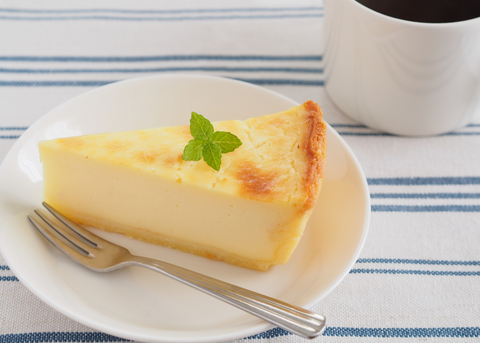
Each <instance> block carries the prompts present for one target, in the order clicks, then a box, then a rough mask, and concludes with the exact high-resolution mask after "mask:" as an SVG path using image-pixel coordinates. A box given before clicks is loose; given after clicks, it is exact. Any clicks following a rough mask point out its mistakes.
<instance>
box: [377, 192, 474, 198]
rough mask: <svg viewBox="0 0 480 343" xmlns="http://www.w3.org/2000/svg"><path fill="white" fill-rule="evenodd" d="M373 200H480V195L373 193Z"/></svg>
mask: <svg viewBox="0 0 480 343" xmlns="http://www.w3.org/2000/svg"><path fill="white" fill-rule="evenodd" d="M370 198H372V199H479V198H480V193H373V194H370Z"/></svg>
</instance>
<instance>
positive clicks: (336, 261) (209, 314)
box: [0, 75, 370, 342]
mask: <svg viewBox="0 0 480 343" xmlns="http://www.w3.org/2000/svg"><path fill="white" fill-rule="evenodd" d="M295 105H297V103H296V102H294V101H293V100H290V99H288V98H286V97H284V96H282V95H279V94H277V93H274V92H272V91H269V90H266V89H264V88H261V87H258V86H254V85H251V84H248V83H244V82H240V81H235V80H231V79H224V78H218V77H210V76H191V75H180V76H179V75H176V76H170V75H168V76H153V77H146V78H139V79H131V80H127V81H122V82H118V83H115V84H110V85H108V86H105V87H101V88H98V89H95V90H93V91H90V92H88V93H86V94H83V95H81V96H79V97H77V98H75V99H73V100H70V101H68V102H67V103H65V104H63V105H61V106H59V107H58V108H56V109H54V110H53V111H51V112H50V113H48V114H46V115H45V116H44V117H42V118H41V119H40V120H39V121H38V122H36V123H35V124H34V125H32V126H31V127H30V128H29V129H28V130H27V131H26V132H25V133H24V134H23V135H22V136H21V137H20V138H19V139H18V141H17V142H16V143H15V145H14V146H13V148H12V149H11V151H10V152H9V154H8V155H7V157H6V158H5V160H4V162H3V164H2V166H1V167H0V225H1V226H0V244H1V246H0V248H1V253H2V255H3V256H4V258H5V259H6V261H7V263H8V265H9V267H10V268H11V269H12V271H13V272H14V274H15V275H16V276H17V277H18V279H19V280H20V281H21V282H22V283H23V284H24V285H25V286H26V287H28V288H29V289H30V290H31V291H32V292H33V293H34V294H36V295H37V296H38V297H39V298H40V299H42V300H43V301H44V302H46V303H47V304H48V305H50V306H52V307H53V308H55V309H56V310H58V311H59V312H61V313H63V314H65V315H66V316H68V317H70V318H72V319H73V320H76V321H78V322H80V323H82V324H85V325H87V326H89V327H91V328H94V329H96V330H99V331H102V332H105V333H108V334H111V335H114V336H118V337H121V338H125V339H131V340H136V341H142V342H222V341H229V340H233V339H237V338H242V337H247V336H251V335H255V334H257V333H259V332H262V331H265V330H268V329H270V328H272V326H271V325H269V324H267V323H266V322H264V321H262V320H260V319H257V318H256V317H253V316H252V315H249V314H247V313H244V312H242V311H240V310H238V309H236V308H233V307H231V306H230V305H227V304H225V303H223V302H220V301H219V300H216V299H213V298H211V297H209V296H207V295H205V294H202V293H200V292H198V291H196V290H194V289H191V288H188V287H187V286H184V285H181V284H179V283H177V282H175V281H173V280H171V279H168V278H166V277H164V276H161V275H159V274H157V273H154V272H151V271H149V270H146V269H142V268H136V267H130V268H124V269H121V270H118V271H115V272H111V273H106V274H100V273H95V272H92V271H90V270H87V269H86V268H83V267H82V266H80V265H78V264H76V263H75V262H73V261H72V260H70V259H68V258H67V257H65V256H64V255H62V254H61V253H60V252H59V251H57V250H55V248H53V247H52V246H50V245H49V243H47V242H46V241H45V240H44V239H42V238H41V237H40V236H39V235H38V233H37V232H36V231H35V230H34V229H33V228H32V226H31V225H30V224H29V223H28V222H27V220H26V214H27V213H28V212H29V211H30V210H31V209H33V208H34V207H40V206H41V201H42V167H41V163H40V159H39V154H38V149H37V143H38V141H40V140H44V139H53V138H58V137H66V136H74V135H81V134H91V133H98V132H108V131H123V130H135V129H144V128H153V127H160V126H171V125H185V124H188V123H189V118H190V113H191V112H192V111H195V112H198V113H202V114H204V115H205V116H206V117H207V118H209V119H210V120H213V121H217V120H228V119H246V118H249V117H255V116H261V115H264V114H270V113H275V112H280V111H283V110H286V109H288V108H290V107H292V106H295ZM327 134H328V158H327V169H326V175H325V180H324V183H323V187H322V191H321V194H320V198H319V200H318V202H317V205H316V208H315V210H314V212H313V214H312V216H311V218H310V221H309V223H308V226H307V228H306V232H305V235H304V238H303V239H302V241H301V242H300V244H299V246H298V248H297V250H296V251H295V253H294V254H293V256H292V258H291V260H290V261H289V263H288V264H286V265H283V266H276V267H273V268H272V269H271V270H270V271H268V272H257V271H252V270H247V269H243V268H239V267H235V266H231V265H228V264H225V263H222V262H217V261H211V260H208V259H205V258H201V257H196V256H193V255H189V254H185V253H181V252H178V251H175V250H172V249H168V248H163V247H158V246H152V245H149V244H145V243H142V242H138V241H135V240H131V239H126V238H125V237H123V236H120V235H115V234H110V233H105V232H99V235H101V236H103V237H105V238H107V239H109V240H112V241H115V242H117V243H119V244H121V245H124V246H125V247H127V248H128V249H129V250H130V251H131V252H132V253H133V254H138V255H144V256H148V257H152V258H157V259H162V260H165V261H167V262H170V263H174V264H177V265H180V266H182V267H185V268H188V269H192V270H195V271H198V272H200V273H204V274H207V275H209V276H212V277H215V278H218V279H221V280H224V281H227V282H230V283H233V284H237V285H239V286H242V287H245V288H248V289H251V290H254V291H256V292H260V293H263V294H266V295H268V296H271V297H274V298H278V299H280V300H283V301H286V302H289V303H292V304H295V305H298V306H302V307H306V308H309V307H311V306H313V305H314V304H315V303H316V302H318V301H319V300H321V299H323V298H324V297H325V296H326V295H327V294H328V293H330V292H331V291H332V290H333V289H334V288H335V287H336V286H337V285H338V284H339V283H340V281H341V280H342V279H343V278H344V277H345V276H346V275H347V274H348V272H349V271H350V269H351V268H352V266H353V264H354V263H355V261H356V259H357V257H358V255H359V253H360V250H361V248H362V246H363V244H364V241H365V238H366V235H367V230H368V223H369V218H370V200H369V199H370V198H369V193H368V188H367V183H366V180H365V176H364V175H363V172H362V170H361V168H360V166H359V164H358V162H357V160H356V158H355V156H354V155H353V154H352V152H351V150H350V149H349V147H348V146H347V144H346V143H345V142H344V141H343V139H342V138H341V137H340V136H339V135H338V133H336V132H335V131H334V130H333V129H332V128H331V127H328V131H327ZM327 324H328V318H327Z"/></svg>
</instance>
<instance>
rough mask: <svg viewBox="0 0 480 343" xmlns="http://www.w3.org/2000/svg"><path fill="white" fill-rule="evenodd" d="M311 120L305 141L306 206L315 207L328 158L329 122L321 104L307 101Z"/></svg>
mask: <svg viewBox="0 0 480 343" xmlns="http://www.w3.org/2000/svg"><path fill="white" fill-rule="evenodd" d="M303 106H304V107H305V110H306V111H307V113H306V115H307V118H308V122H309V131H308V135H307V136H306V141H305V143H304V144H305V152H306V156H307V159H308V168H307V170H306V173H305V193H306V195H307V198H306V203H305V206H306V207H308V208H313V207H314V206H315V203H316V201H317V198H318V194H319V193H320V188H321V184H322V180H323V177H324V175H325V165H326V163H325V162H326V158H327V124H326V123H325V121H324V120H323V113H322V110H321V108H320V106H319V105H318V104H317V103H315V102H313V101H307V102H305V103H304V104H303Z"/></svg>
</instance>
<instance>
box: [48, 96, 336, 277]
mask: <svg viewBox="0 0 480 343" xmlns="http://www.w3.org/2000/svg"><path fill="white" fill-rule="evenodd" d="M213 125H214V127H215V130H217V131H228V132H231V133H233V134H234V135H236V136H237V137H238V138H239V139H240V140H241V141H242V145H241V146H240V147H239V148H237V149H236V150H235V151H233V152H230V153H227V154H224V155H222V164H221V167H220V171H218V172H217V171H215V170H213V169H212V168H211V167H210V166H208V165H207V164H206V163H205V162H204V161H203V160H201V161H198V162H192V161H184V160H182V153H183V149H184V148H185V145H186V144H187V143H188V142H189V141H190V140H191V139H192V136H191V134H190V131H189V126H177V127H165V128H157V129H147V130H138V131H127V132H115V133H104V134H94V135H85V136H79V137H70V138H60V139H55V140H49V141H42V142H40V143H39V148H40V157H41V160H42V163H43V177H44V198H45V201H46V202H47V203H49V204H50V205H52V206H53V207H54V208H56V209H57V210H59V211H60V212H62V213H63V214H65V215H66V216H67V217H69V218H70V219H72V220H73V221H75V222H77V223H79V224H82V225H86V226H92V227H96V228H99V229H102V230H106V231H110V232H117V233H122V234H124V235H126V236H129V237H132V238H135V239H139V240H142V241H145V242H148V243H153V244H158V245H162V246H166V247H171V248H174V249H179V250H181V251H184V252H189V253H192V254H195V255H199V256H204V257H207V258H210V259H216V260H221V261H225V262H228V263H231V264H234V265H238V266H242V267H246V268H251V269H257V270H267V269H268V268H269V267H271V266H272V265H278V264H284V263H286V262H287V261H288V260H289V258H290V256H291V254H292V253H293V251H294V249H295V248H296V246H297V244H298V242H299V240H300V238H301V237H302V234H303V231H304V228H305V225H306V223H307V220H308V218H309V216H310V214H311V212H312V209H313V207H314V205H315V201H316V200H317V197H318V194H319V192H320V187H321V183H322V178H323V175H324V170H325V158H326V124H325V122H324V121H323V119H322V112H321V110H320V107H319V106H318V105H317V104H316V103H314V102H312V101H308V102H306V103H305V104H303V105H300V106H296V107H293V108H291V109H289V110H287V111H285V112H281V113H276V114H271V115H266V116H262V117H257V118H251V119H248V120H246V121H236V120H232V121H222V122H216V123H213Z"/></svg>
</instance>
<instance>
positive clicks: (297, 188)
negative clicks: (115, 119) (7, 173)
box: [40, 101, 327, 209]
mask: <svg viewBox="0 0 480 343" xmlns="http://www.w3.org/2000/svg"><path fill="white" fill-rule="evenodd" d="M205 115H206V117H207V118H208V114H205ZM213 125H214V127H215V130H216V131H228V132H231V133H233V134H234V135H236V136H237V137H238V138H239V139H240V140H241V141H242V145H241V146H240V147H239V148H237V149H236V150H234V151H233V152H230V153H227V154H223V155H222V164H221V168H220V171H218V172H217V171H215V170H213V169H212V168H211V167H209V166H208V165H207V164H206V163H205V162H204V161H203V160H201V161H198V162H193V161H183V160H182V154H183V149H184V148H185V145H187V143H188V142H189V141H190V140H191V139H192V136H191V134H190V129H189V126H175V127H165V128H157V129H146V130H137V131H125V132H113V133H102V134H94V135H85V136H78V137H69V138H60V139H56V140H51V141H43V142H40V144H41V145H42V148H43V149H42V150H45V149H49V148H50V149H61V150H63V151H66V150H68V151H69V152H71V153H74V154H79V155H80V156H82V157H85V159H89V160H90V161H93V160H99V161H103V162H105V163H113V164H115V165H119V166H123V167H129V168H134V169H136V170H138V171H139V172H144V173H149V175H152V174H155V175H158V176H159V177H164V178H168V179H171V180H173V181H176V182H178V183H183V184H191V185H196V186H199V187H204V188H207V189H212V190H215V191H219V192H224V193H228V194H232V195H236V196H241V197H246V198H250V199H255V200H259V201H266V202H273V203H285V202H288V203H291V204H294V205H298V206H301V207H303V208H306V209H308V208H312V207H313V206H314V204H315V201H316V199H317V197H318V193H319V191H320V187H321V183H322V178H323V175H324V171H325V160H326V150H327V140H326V124H325V122H324V121H323V118H322V112H321V110H320V107H319V106H318V105H317V104H316V103H315V102H313V101H307V102H306V103H304V104H303V105H299V106H296V107H293V108H291V109H289V110H287V111H284V112H280V113H275V114H270V115H265V116H261V117H256V118H251V119H248V120H245V121H238V120H231V121H221V122H214V123H213Z"/></svg>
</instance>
